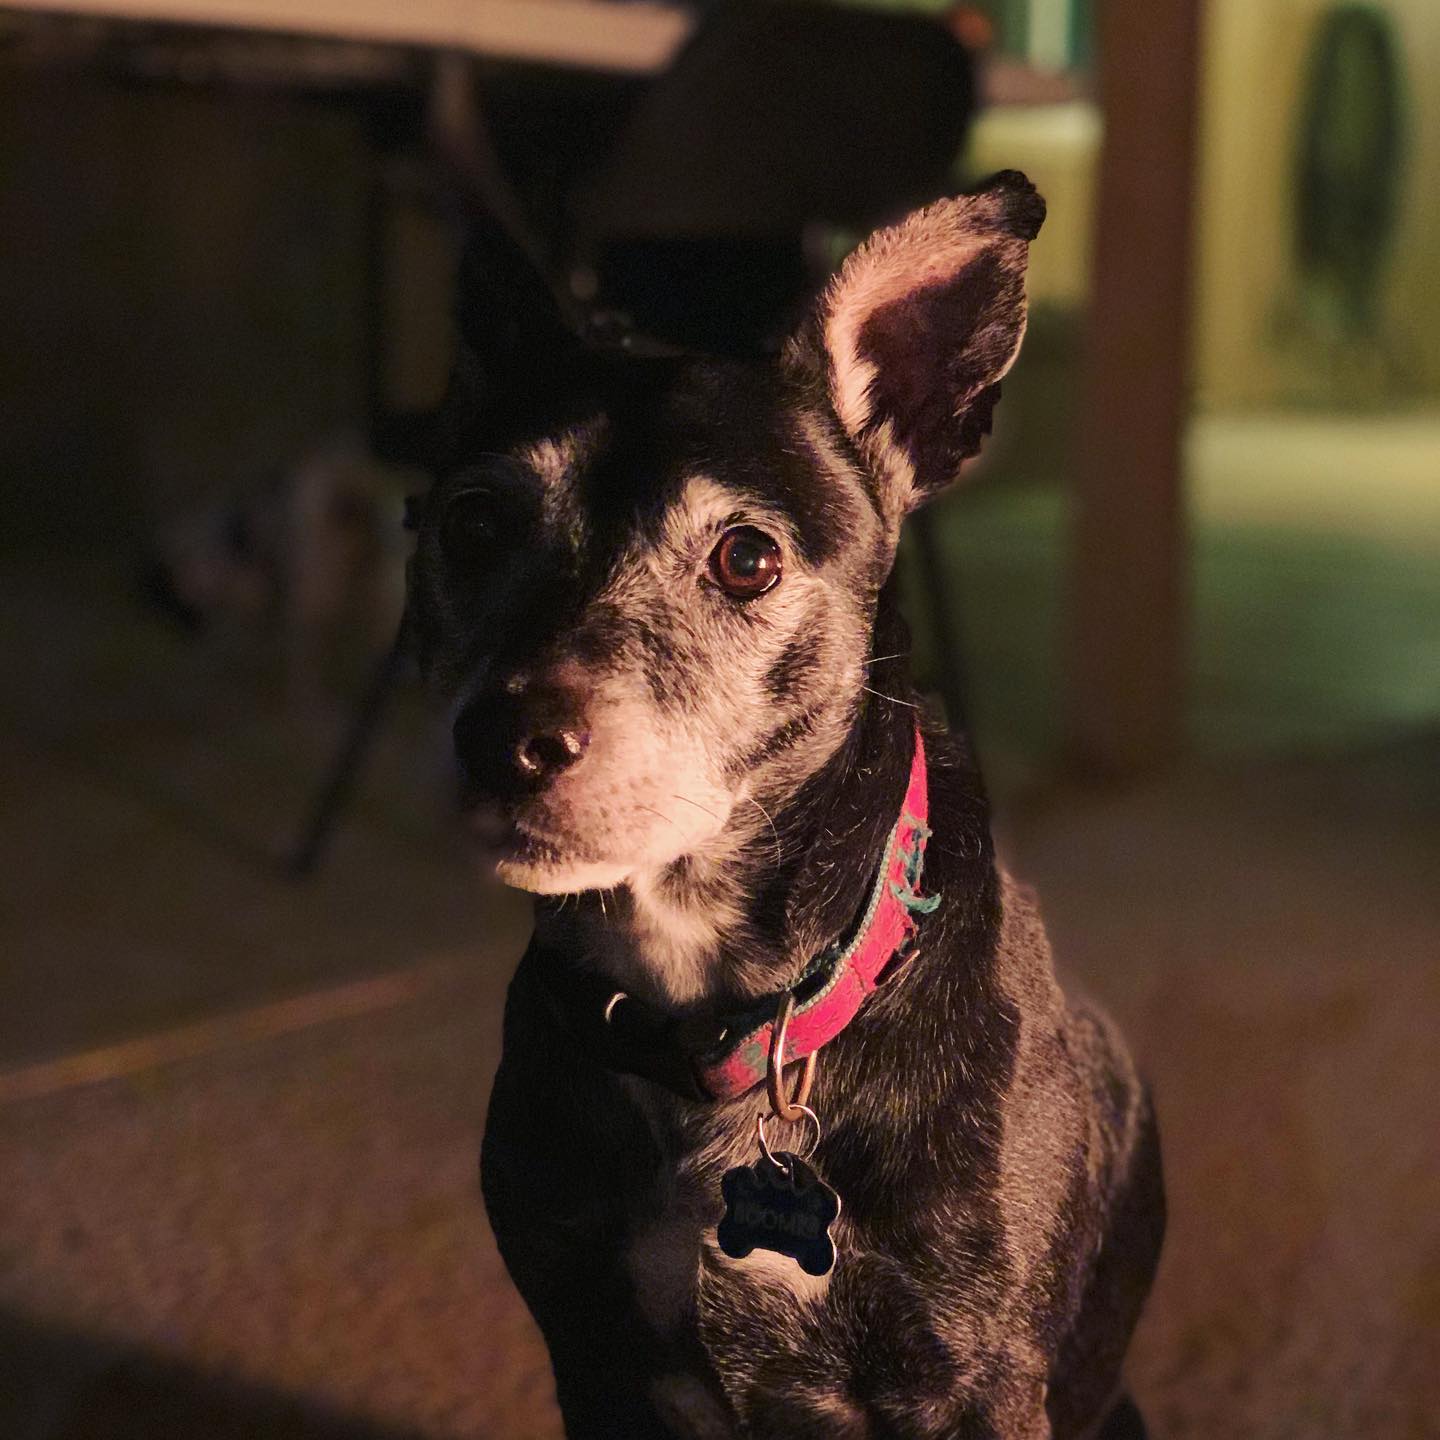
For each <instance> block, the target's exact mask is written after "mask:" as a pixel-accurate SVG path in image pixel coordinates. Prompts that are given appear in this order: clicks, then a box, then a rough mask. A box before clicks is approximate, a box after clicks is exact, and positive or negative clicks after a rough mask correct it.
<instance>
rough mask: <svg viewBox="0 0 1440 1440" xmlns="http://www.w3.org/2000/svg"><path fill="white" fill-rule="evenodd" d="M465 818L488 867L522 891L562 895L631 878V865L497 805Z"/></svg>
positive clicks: (483, 805)
mask: <svg viewBox="0 0 1440 1440" xmlns="http://www.w3.org/2000/svg"><path fill="white" fill-rule="evenodd" d="M465 818H466V821H467V823H468V826H469V829H470V833H471V835H472V836H473V837H474V841H475V846H476V849H477V850H478V852H479V853H480V855H481V857H482V860H483V862H484V864H485V866H486V868H487V869H488V870H489V871H490V873H491V874H493V875H494V876H495V877H496V878H497V879H499V880H501V881H502V882H503V883H504V884H506V885H510V886H513V887H514V888H516V889H517V890H529V891H532V892H533V893H535V894H538V895H556V894H568V893H571V892H574V891H579V890H595V889H608V888H610V887H612V886H614V885H618V884H619V883H621V882H622V881H623V880H625V879H626V878H627V877H628V875H629V874H630V868H631V867H629V866H626V865H622V864H619V863H617V862H615V861H613V860H607V859H605V858H604V857H603V856H601V855H599V854H597V853H595V852H594V851H593V850H592V849H590V848H589V847H587V846H585V845H583V844H581V843H579V842H578V841H575V840H572V839H568V838H564V837H560V836H556V835H553V834H551V833H548V832H547V831H545V830H543V829H541V828H540V827H539V826H537V825H536V824H534V823H533V822H532V821H530V820H528V819H525V818H523V817H521V816H517V815H515V814H514V813H512V812H510V811H509V810H507V808H506V807H504V806H502V805H500V804H498V803H496V802H493V801H492V802H485V803H481V804H476V805H472V806H470V807H469V808H468V809H467V811H466V816H465Z"/></svg>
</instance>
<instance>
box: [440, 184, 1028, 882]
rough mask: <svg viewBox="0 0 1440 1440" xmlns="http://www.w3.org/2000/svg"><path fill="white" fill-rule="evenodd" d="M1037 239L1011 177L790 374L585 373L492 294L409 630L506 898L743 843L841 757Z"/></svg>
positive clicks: (1004, 351) (857, 301) (736, 366)
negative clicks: (916, 512) (891, 604)
mask: <svg viewBox="0 0 1440 1440" xmlns="http://www.w3.org/2000/svg"><path fill="white" fill-rule="evenodd" d="M1043 216H1044V205H1043V203H1042V202H1041V201H1040V199H1039V197H1038V196H1037V195H1036V194H1035V192H1034V190H1033V189H1032V188H1031V186H1030V185H1029V184H1028V182H1026V181H1025V180H1024V179H1023V177H1021V176H1018V175H1013V174H1007V175H1002V176H999V177H997V179H996V180H995V181H994V182H992V183H991V185H990V186H989V187H988V188H987V189H985V190H983V191H981V192H979V193H976V194H973V195H969V196H964V197H961V198H959V199H954V200H946V201H942V202H939V203H937V204H935V205H932V206H930V207H929V208H927V209H925V210H922V211H919V212H918V213H916V214H914V215H912V216H911V217H910V218H909V219H907V220H905V221H904V222H902V223H901V224H899V225H897V226H895V227H893V228H891V229H888V230H884V231H881V232H880V233H879V234H877V235H875V236H874V237H873V238H872V239H871V240H870V241H869V242H868V243H867V244H865V245H864V246H862V247H861V248H860V249H859V250H857V251H856V252H855V253H854V254H853V255H852V256H851V257H850V259H849V260H848V261H847V262H846V264H845V265H844V267H843V268H842V270H841V271H840V273H839V275H838V276H837V277H836V279H835V280H834V282H833V283H832V284H831V285H830V287H829V288H828V290H827V291H826V292H825V293H824V295H823V296H822V297H821V298H820V299H819V301H818V302H817V303H816V305H815V306H814V308H813V311H812V313H811V314H810V316H809V317H808V319H807V320H806V322H805V323H804V324H803V325H802V326H801V328H800V330H799V331H798V332H797V334H796V335H795V336H794V337H793V339H792V340H791V342H790V344H789V345H788V346H787V347H786V349H785V351H784V353H783V355H781V356H780V357H778V358H775V359H773V360H768V361H759V360H757V361H754V362H745V363H740V362H733V361H716V360H698V359H692V358H675V357H665V356H650V357H646V356H641V355H636V354H633V353H627V352H625V351H623V350H616V349H613V348H612V349H608V350H597V349H594V348H587V347H585V346H582V345H580V344H578V343H576V342H574V341H573V340H571V339H569V338H567V336H566V335H565V333H564V331H563V327H561V326H560V325H559V323H558V318H557V317H555V316H554V315H553V312H551V311H549V309H548V304H547V302H546V300H545V298H544V297H543V294H542V293H541V292H540V291H539V289H538V287H536V286H534V285H528V288H524V287H522V288H521V290H520V291H519V293H518V294H515V293H514V292H513V291H512V299H511V304H510V305H509V306H508V307H507V308H497V306H496V305H495V304H494V303H492V302H493V292H494V289H495V287H496V285H497V284H499V285H504V286H514V285H515V283H516V282H515V279H514V277H512V276H508V275H506V276H503V277H500V276H497V274H496V273H495V267H494V265H493V263H492V264H491V266H490V267H489V271H488V273H483V272H482V273H480V274H478V275H474V276H472V277H470V279H469V282H468V285H469V290H468V294H467V297H466V299H467V312H468V313H466V314H464V315H463V317H462V330H463V331H464V333H465V338H466V340H467V342H468V346H469V350H468V353H467V354H466V356H465V358H464V359H463V360H462V363H461V366H460V370H459V376H458V378H459V383H458V385H457V392H456V398H457V401H458V402H459V404H460V405H461V407H462V408H463V410H464V415H463V423H462V425H461V428H460V431H459V432H458V434H457V439H456V445H457V450H458V464H457V465H456V466H455V468H454V469H453V471H451V472H450V473H447V474H446V475H445V476H444V478H443V479H442V480H440V481H439V483H438V484H437V485H436V487H435V489H434V490H433V491H432V493H431V495H430V496H429V497H427V502H426V505H425V514H424V519H423V523H422V525H421V529H420V536H419V540H418V545H417V551H416V558H415V562H414V567H413V584H412V615H413V618H414V622H415V626H416V633H417V635H418V637H419V640H420V644H421V649H422V658H423V660H424V663H425V665H426V668H427V670H428V672H429V673H430V674H431V675H432V677H433V678H434V680H435V681H436V683H437V684H438V685H439V686H440V687H441V688H442V689H443V690H444V692H445V693H446V694H447V695H448V696H449V697H450V698H451V699H452V701H453V703H454V706H455V721H454V739H455V748H456V753H457V756H458V759H459V762H460V766H461V770H462V773H463V775H464V780H465V790H466V796H467V799H468V802H469V805H470V808H471V810H472V813H473V815H474V817H475V822H476V826H477V829H478V830H480V831H481V832H482V836H483V839H484V842H485V843H486V845H487V847H488V848H490V849H491V851H492V852H493V854H494V856H495V858H496V862H497V868H498V872H499V874H500V875H501V877H502V878H503V879H505V880H506V881H508V882H509V883H511V884H514V885H518V886H521V887H523V888H525V889H530V890H534V891H538V892H545V893H554V892H559V891H572V890H581V889H590V888H597V887H608V886H611V885H615V884H618V883H620V882H621V881H624V880H626V879H627V878H630V877H632V876H635V875H637V874H639V873H643V872H651V873H653V872H656V871H658V870H660V869H663V868H664V867H665V866H667V865H669V864H671V863H672V862H675V861H677V860H679V859H680V858H681V857H699V856H704V855H705V854H706V853H707V852H708V853H715V852H718V851H720V850H722V849H724V848H725V847H731V846H734V845H735V844H736V843H737V837H738V838H739V839H741V840H743V839H744V838H745V837H746V836H747V835H749V834H750V833H752V832H753V831H756V830H759V831H761V832H763V831H764V829H765V826H766V824H767V820H766V819H765V818H762V817H763V816H765V815H767V813H768V811H769V809H770V808H771V807H772V806H773V804H774V803H775V802H776V801H777V800H783V798H784V797H785V796H786V795H787V794H788V793H790V792H792V791H793V790H794V789H795V788H796V787H797V786H798V785H799V784H800V783H801V782H803V781H804V780H805V779H807V778H809V777H810V776H812V775H814V774H815V773H816V772H817V771H818V770H819V769H820V768H821V767H822V766H823V765H824V764H825V762H826V760H827V759H828V758H829V757H830V756H831V755H832V754H833V753H834V752H835V750H836V748H837V747H838V745H839V744H840V742H841V740H842V739H843V738H844V736H845V734H846V732H847V731H848V729H849V728H850V726H851V725H852V723H853V721H854V718H855V716H856V713H857V708H858V706H859V704H860V702H861V701H862V699H863V698H864V695H865V692H864V689H863V686H864V683H865V679H866V663H867V661H868V660H869V659H870V658H871V656H870V644H871V636H872V633H873V628H874V620H875V608H876V603H877V597H878V595H879V592H880V590H881V587H882V585H883V584H884V582H885V580H886V578H887V577H888V575H889V573H890V570H891V567H892V565H893V563H894V558H895V547H896V543H897V540H898V537H899V532H900V525H901V521H902V520H903V518H904V516H905V515H906V513H907V512H908V511H909V510H911V509H912V508H913V507H914V506H916V505H917V504H919V503H920V502H922V501H923V500H925V499H926V498H927V497H928V496H930V495H932V494H934V493H935V492H936V491H938V490H940V489H941V488H943V487H944V486H945V485H947V484H948V483H949V482H950V481H951V480H953V479H954V478H955V477H956V475H957V473H958V471H959V468H960V465H961V462H962V461H963V460H964V459H965V458H966V457H967V456H970V455H973V454H974V453H975V452H976V450H977V449H978V448H979V444H980V440H981V437H982V436H983V435H984V434H985V433H986V432H987V431H988V429H989V419H990V411H991V408H992V406H993V404H994V401H995V399H996V396H997V394H998V383H999V380H1000V377H1001V376H1002V375H1003V374H1004V373H1005V371H1006V370H1007V369H1008V368H1009V366H1010V364H1011V362H1012V361H1013V359H1014V358H1015V354H1016V351H1017V350H1018V348H1019V345H1020V340H1021V336H1022V334H1023V332H1024V328H1025V293H1024V273H1025V264H1026V255H1027V248H1028V242H1029V241H1030V240H1031V239H1033V237H1034V236H1035V234H1036V233H1037V231H1038V229H1039V226H1040V223H1041V220H1042V219H1043ZM527 284H528V282H527Z"/></svg>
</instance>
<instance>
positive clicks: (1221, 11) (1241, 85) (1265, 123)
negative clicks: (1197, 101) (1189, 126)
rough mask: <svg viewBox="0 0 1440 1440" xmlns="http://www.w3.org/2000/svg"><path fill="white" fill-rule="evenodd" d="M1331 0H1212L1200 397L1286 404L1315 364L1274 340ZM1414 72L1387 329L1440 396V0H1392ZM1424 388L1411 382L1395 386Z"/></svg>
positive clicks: (1224, 404) (1408, 363)
mask: <svg viewBox="0 0 1440 1440" xmlns="http://www.w3.org/2000/svg"><path fill="white" fill-rule="evenodd" d="M1328 4H1329V0H1211V3H1210V5H1209V7H1208V10H1207V19H1206V27H1207V33H1206V61H1205V63H1206V71H1205V77H1204V107H1203V122H1202V124H1203V129H1202V179H1201V198H1200V206H1199V216H1198V223H1199V239H1200V261H1199V274H1198V277H1197V285H1198V295H1197V334H1196V361H1197V372H1196V380H1197V389H1198V398H1199V400H1200V402H1201V403H1202V405H1205V406H1209V407H1212V408H1220V409H1226V408H1241V409H1244V408H1255V407H1265V406H1274V405H1284V404H1286V403H1287V402H1288V401H1290V400H1292V399H1293V398H1294V397H1295V395H1296V394H1297V393H1305V392H1306V391H1307V388H1308V387H1307V382H1308V380H1309V379H1310V378H1311V377H1308V376H1306V375H1304V374H1302V373H1300V372H1301V370H1303V368H1304V365H1303V362H1301V361H1298V360H1297V358H1296V356H1295V355H1294V354H1293V353H1292V354H1289V355H1287V354H1286V352H1285V350H1284V348H1283V347H1279V346H1277V345H1276V344H1275V340H1274V337H1275V333H1276V327H1277V324H1278V322H1279V320H1280V318H1281V316H1282V314H1283V310H1284V306H1285V302H1286V300H1287V295H1288V294H1289V292H1290V259H1289V255H1290V232H1289V226H1290V213H1291V212H1290V206H1291V203H1292V199H1291V196H1292V186H1293V179H1292V176H1293V170H1294V152H1295V127H1296V112H1297V108H1298V105H1299V100H1300V95H1301V90H1302V86H1303V83H1304V65H1305V58H1306V53H1307V50H1308V45H1309V41H1310V37H1311V34H1312V30H1313V26H1314V23H1315V20H1316V18H1317V17H1318V16H1319V15H1320V14H1321V13H1323V12H1324V11H1325V10H1326V9H1327V8H1328ZM1384 8H1385V9H1387V10H1388V11H1390V12H1391V13H1392V14H1393V15H1394V17H1395V19H1396V21H1397V24H1398V26H1399V28H1400V31H1401V38H1402V43H1403V46H1404V51H1403V60H1404V64H1405V67H1406V71H1407V78H1408V82H1409V86H1408V94H1407V114H1408V120H1409V131H1410V138H1411V148H1410V153H1409V159H1408V176H1407V183H1406V198H1405V203H1404V207H1403V211H1402V222H1401V227H1400V232H1399V235H1398V237H1397V245H1396V249H1395V253H1394V258H1393V262H1392V269H1391V272H1390V275H1389V277H1388V282H1387V293H1386V310H1387V315H1388V334H1387V337H1386V338H1387V341H1388V342H1389V344H1390V346H1391V347H1392V348H1393V350H1394V352H1395V353H1396V355H1397V356H1398V357H1399V358H1400V360H1401V362H1402V364H1403V367H1404V370H1405V372H1406V375H1407V377H1408V379H1409V381H1410V383H1411V384H1412V385H1413V387H1414V390H1415V391H1416V392H1419V393H1420V394H1421V395H1425V394H1428V395H1429V396H1432V397H1434V396H1440V5H1437V4H1436V3H1435V0H1387V3H1386V4H1385V5H1384ZM1396 398H1397V400H1399V399H1405V400H1413V399H1414V398H1416V395H1415V394H1414V393H1412V394H1410V395H1407V396H1400V395H1397V396H1396Z"/></svg>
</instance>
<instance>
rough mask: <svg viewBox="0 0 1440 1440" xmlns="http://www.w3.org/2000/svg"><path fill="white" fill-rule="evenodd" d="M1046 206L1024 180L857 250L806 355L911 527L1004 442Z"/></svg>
mask: <svg viewBox="0 0 1440 1440" xmlns="http://www.w3.org/2000/svg"><path fill="white" fill-rule="evenodd" d="M1044 219H1045V202H1044V201H1043V200H1042V199H1041V198H1040V196H1039V195H1038V194H1037V193H1036V191H1035V187H1034V186H1033V185H1031V183H1030V182H1029V181H1028V180H1027V179H1026V178H1025V177H1024V176H1023V175H1021V174H1018V173H1017V172H1015V171H1005V172H1003V173H1001V174H999V175H997V176H995V177H994V179H993V180H991V181H990V182H989V183H988V184H987V185H986V186H985V187H984V188H983V189H981V190H978V191H976V192H975V193H973V194H970V195H962V196H959V197H958V198H956V199H952V200H941V201H937V202H936V203H935V204H933V205H930V206H928V207H926V208H925V209H924V210H919V211H916V212H915V214H913V215H911V216H909V218H908V219H905V220H903V221H901V222H900V223H899V224H898V225H895V226H892V227H891V228H890V229H888V230H881V231H879V232H878V233H876V234H875V235H873V236H872V237H871V238H870V239H869V240H867V241H866V242H865V244H864V245H862V246H861V247H860V248H859V249H858V250H856V251H855V252H854V253H853V254H852V255H851V256H850V258H849V259H848V260H846V262H845V264H844V265H843V266H842V267H841V269H840V272H839V274H838V275H836V277H835V279H834V280H833V281H832V282H831V284H830V286H829V288H828V289H827V290H826V291H825V293H824V294H823V295H822V296H821V297H820V300H819V302H818V304H817V306H816V308H815V311H814V313H813V314H812V315H811V317H810V319H809V321H808V323H807V326H806V328H805V330H804V331H802V333H801V335H800V336H798V337H797V338H796V340H795V341H794V342H792V346H791V350H790V358H791V361H792V363H795V362H798V363H800V364H802V365H804V366H805V367H806V369H807V370H808V371H809V372H810V373H811V374H812V375H813V374H814V373H815V371H816V370H817V368H818V370H819V372H820V374H821V375H822V376H823V382H824V384H825V387H826V390H827V391H828V395H829V400H830V404H831V406H832V408H833V409H834V412H835V414H836V416H837V417H838V419H839V421H840V424H841V425H842V426H843V427H844V429H845V431H846V433H847V434H848V435H849V436H850V438H851V440H852V441H853V442H854V443H855V445H856V446H857V447H858V448H859V450H860V452H861V453H862V455H864V456H865V458H866V460H867V461H868V462H869V463H870V465H871V467H872V469H873V470H874V471H875V473H876V475H877V477H879V478H880V480H881V482H882V484H883V485H884V486H885V491H886V493H885V501H886V508H887V510H889V511H890V512H891V514H892V515H893V516H894V517H895V518H897V519H898V517H899V516H901V515H903V514H904V513H905V512H906V511H907V510H909V509H911V508H912V507H913V506H915V505H917V504H919V503H920V502H921V501H922V500H925V499H926V498H928V497H929V496H930V495H932V494H934V493H935V492H936V491H937V490H939V489H941V488H942V487H943V486H945V485H948V484H949V483H950V482H951V481H952V480H954V479H955V478H956V476H957V474H958V473H959V470H960V465H961V462H962V461H964V460H965V459H967V458H968V457H969V456H972V455H974V454H976V453H977V452H978V451H979V449H980V442H981V440H982V438H983V437H984V436H985V435H987V434H989V432H990V414H991V411H992V410H993V408H994V405H995V401H996V400H997V399H998V398H999V392H1000V377H1001V376H1002V375H1004V374H1005V372H1006V371H1007V370H1008V369H1009V368H1010V365H1011V363H1012V362H1013V361H1014V359H1015V356H1016V353H1017V352H1018V350H1019V348H1020V340H1021V337H1022V336H1023V335H1024V333H1025V265H1026V261H1027V258H1028V254H1029V244H1030V241H1031V240H1033V239H1034V238H1035V236H1036V235H1037V234H1038V233H1039V231H1040V226H1041V223H1042V222H1043V221H1044Z"/></svg>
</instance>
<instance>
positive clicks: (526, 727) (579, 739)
mask: <svg viewBox="0 0 1440 1440" xmlns="http://www.w3.org/2000/svg"><path fill="white" fill-rule="evenodd" d="M453 736H454V741H455V758H456V759H457V760H459V762H460V768H461V769H462V771H464V775H465V779H466V782H467V784H468V786H469V787H470V788H471V789H472V790H473V791H475V792H477V793H479V794H483V795H491V796H494V797H496V798H499V799H504V798H506V797H508V796H513V795H518V794H522V793H524V792H525V791H528V790H536V789H538V788H539V787H540V786H542V785H544V784H547V783H548V782H549V781H551V780H553V779H554V778H555V777H556V776H557V775H559V774H560V773H561V772H562V771H565V770H568V769H570V768H571V766H573V765H576V764H578V763H579V761H580V760H581V759H583V758H584V755H585V752H586V750H588V749H589V747H590V729H589V726H588V725H587V724H586V723H585V721H584V719H583V712H582V710H581V708H580V706H579V705H578V704H577V703H576V702H575V701H574V700H572V699H571V698H570V696H569V695H568V694H566V693H563V692H560V691H549V690H541V691H528V692H526V693H524V694H522V695H513V694H510V693H508V692H506V693H501V694H498V695H497V694H489V695H486V696H482V697H477V698H476V699H475V700H472V701H471V702H470V704H468V705H467V706H466V707H465V708H464V710H462V711H461V712H460V715H459V716H458V717H457V719H456V721H455V729H454V732H453Z"/></svg>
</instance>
